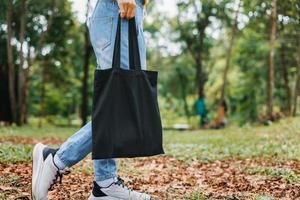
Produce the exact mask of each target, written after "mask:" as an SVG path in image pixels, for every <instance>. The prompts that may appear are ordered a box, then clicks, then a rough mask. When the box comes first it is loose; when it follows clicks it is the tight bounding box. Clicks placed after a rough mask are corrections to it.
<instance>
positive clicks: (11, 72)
mask: <svg viewBox="0 0 300 200" xmlns="http://www.w3.org/2000/svg"><path fill="white" fill-rule="evenodd" d="M12 15H13V1H12V0H8V1H7V11H6V20H7V43H6V47H7V62H8V87H9V98H10V108H11V114H12V121H13V122H16V120H17V99H16V91H15V88H16V85H15V81H16V74H15V65H14V57H13V46H12V38H13V30H12Z"/></svg>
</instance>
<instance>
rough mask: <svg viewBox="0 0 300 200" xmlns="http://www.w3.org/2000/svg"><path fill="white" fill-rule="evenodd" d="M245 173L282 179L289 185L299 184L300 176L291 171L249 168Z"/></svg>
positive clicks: (273, 168)
mask: <svg viewBox="0 0 300 200" xmlns="http://www.w3.org/2000/svg"><path fill="white" fill-rule="evenodd" d="M245 171H246V172H247V173H249V174H254V175H262V176H270V177H281V178H283V179H284V180H286V181H287V182H288V183H299V182H300V175H298V174H296V173H295V171H293V170H291V169H284V168H276V167H261V166H257V167H248V168H246V169H245Z"/></svg>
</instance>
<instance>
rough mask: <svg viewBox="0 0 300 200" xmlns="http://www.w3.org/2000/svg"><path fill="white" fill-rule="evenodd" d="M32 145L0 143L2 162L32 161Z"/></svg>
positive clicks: (0, 158) (0, 161)
mask: <svg viewBox="0 0 300 200" xmlns="http://www.w3.org/2000/svg"><path fill="white" fill-rule="evenodd" d="M31 152H32V146H30V145H18V144H0V163H12V164H14V163H21V162H31V159H32V158H31Z"/></svg>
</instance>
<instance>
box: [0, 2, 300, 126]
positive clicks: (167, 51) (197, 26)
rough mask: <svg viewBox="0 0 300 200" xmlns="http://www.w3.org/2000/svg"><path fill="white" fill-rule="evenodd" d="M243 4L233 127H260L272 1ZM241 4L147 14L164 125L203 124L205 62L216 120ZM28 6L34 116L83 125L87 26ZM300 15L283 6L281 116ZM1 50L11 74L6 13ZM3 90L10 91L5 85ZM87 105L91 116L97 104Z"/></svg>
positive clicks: (232, 86)
mask: <svg viewBox="0 0 300 200" xmlns="http://www.w3.org/2000/svg"><path fill="white" fill-rule="evenodd" d="M241 2H242V4H241V10H240V14H239V18H238V22H239V23H238V32H237V38H236V40H235V44H234V47H233V53H232V58H231V65H230V69H229V72H228V87H227V91H226V100H227V103H228V106H229V112H228V113H227V114H228V115H227V116H228V120H229V121H230V122H234V123H237V124H240V125H241V124H245V123H248V122H256V121H257V120H258V119H259V117H260V116H261V115H263V114H264V113H265V104H266V94H267V92H266V90H267V80H268V73H267V69H268V65H269V61H268V56H269V40H270V25H271V20H270V19H271V18H270V9H271V0H243V1H241ZM6 4H7V2H6V1H1V2H0V9H1V10H3V11H6V10H7V9H6V6H7V5H6ZM236 4H237V1H234V0H218V1H217V0H203V1H200V0H197V1H192V0H177V1H176V5H177V11H176V15H174V16H169V15H168V14H166V13H163V12H161V11H160V10H159V9H158V8H159V6H161V4H160V3H150V5H149V6H148V13H149V14H148V17H147V18H146V20H145V23H144V29H145V36H146V39H147V41H148V42H147V43H148V52H147V62H148V69H150V70H158V71H159V72H160V74H159V82H158V84H159V85H158V89H159V95H160V100H159V101H160V107H161V113H162V118H163V121H164V122H165V124H167V125H172V124H174V123H189V124H190V125H191V126H194V121H197V119H196V117H195V115H194V108H193V105H194V102H195V100H196V99H197V95H198V94H197V93H198V90H197V88H198V86H199V83H198V82H197V75H196V74H197V73H199V72H197V68H198V67H199V60H201V63H202V65H203V66H202V68H203V73H202V74H201V77H202V78H203V79H204V82H205V87H204V91H205V96H206V102H207V105H208V111H209V118H210V119H213V118H214V117H215V115H216V108H217V102H218V99H219V97H220V90H221V87H222V83H223V72H224V68H225V60H226V54H227V51H228V46H229V40H230V38H231V34H232V33H231V30H232V26H233V22H234V16H235V10H236V6H237V5H236ZM20 5H21V4H20V1H13V24H12V26H13V37H14V41H15V42H14V44H13V47H14V58H15V59H14V60H15V63H14V64H15V66H16V71H18V68H19V64H20V62H19V56H18V53H19V52H18V49H19V47H18V45H19V44H18V41H19V39H20V38H19V37H20V36H19V31H20V16H19V13H20V9H21V6H20ZM26 5H27V14H26V22H27V23H26V33H25V44H26V45H25V46H26V47H30V54H29V53H28V52H29V51H26V52H25V55H24V56H25V58H26V63H27V64H28V67H29V91H28V92H29V93H28V100H27V105H28V109H27V112H28V115H29V116H33V117H36V116H40V115H42V114H44V115H46V116H47V115H48V116H51V117H54V116H57V117H58V118H66V119H71V118H72V119H73V118H77V117H78V116H79V110H80V105H81V99H82V97H81V87H82V76H83V58H84V32H85V29H86V27H85V24H84V23H80V22H79V21H78V20H77V18H76V16H75V14H74V12H73V11H72V7H71V1H56V0H55V1H53V0H45V1H43V2H41V1H37V0H27V1H26ZM299 9H300V5H299V1H297V0H289V1H277V21H276V25H277V35H276V46H275V47H276V50H275V80H276V81H275V94H274V96H275V99H274V104H275V107H276V109H275V110H276V111H280V112H285V111H286V110H287V107H288V103H289V102H290V101H291V94H288V92H287V86H288V87H289V90H290V91H291V90H292V88H294V85H295V78H296V67H297V53H296V52H297V48H298V46H299V42H298V41H299V32H300V26H299V23H300V19H299V14H298V13H299V11H300V10H299ZM174 12H175V11H174ZM0 46H1V47H3V48H0V70H2V71H3V72H4V74H7V54H6V48H4V47H6V13H5V12H1V13H0ZM283 54H284V55H285V56H282V55H283ZM200 57H201V59H200ZM95 63H96V62H95V58H94V57H93V58H92V59H91V65H90V67H89V69H90V71H89V80H88V88H89V91H88V95H89V97H91V96H92V83H93V71H94V69H95ZM284 69H286V70H287V74H286V77H284V75H283V71H284ZM198 78H199V77H198ZM286 79H287V80H288V83H285V82H286ZM1 83H3V84H4V85H5V84H6V79H5V77H4V78H3V79H1ZM6 86H7V84H6V85H5V87H6ZM43 87H44V88H45V95H44V96H43V95H42V89H43ZM42 97H43V98H44V104H45V105H44V111H43V112H44V113H42V105H41V104H42ZM88 104H89V105H88V106H89V109H88V110H90V111H91V109H92V107H91V105H92V98H89V103H88Z"/></svg>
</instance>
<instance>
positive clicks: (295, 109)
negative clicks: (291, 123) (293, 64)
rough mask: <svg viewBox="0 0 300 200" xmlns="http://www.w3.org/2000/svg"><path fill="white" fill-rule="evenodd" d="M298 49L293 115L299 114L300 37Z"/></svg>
mask: <svg viewBox="0 0 300 200" xmlns="http://www.w3.org/2000/svg"><path fill="white" fill-rule="evenodd" d="M297 44H298V51H297V75H296V81H295V89H294V94H293V97H294V98H293V104H294V105H293V116H296V114H297V106H298V96H299V94H300V39H298V42H297Z"/></svg>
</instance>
